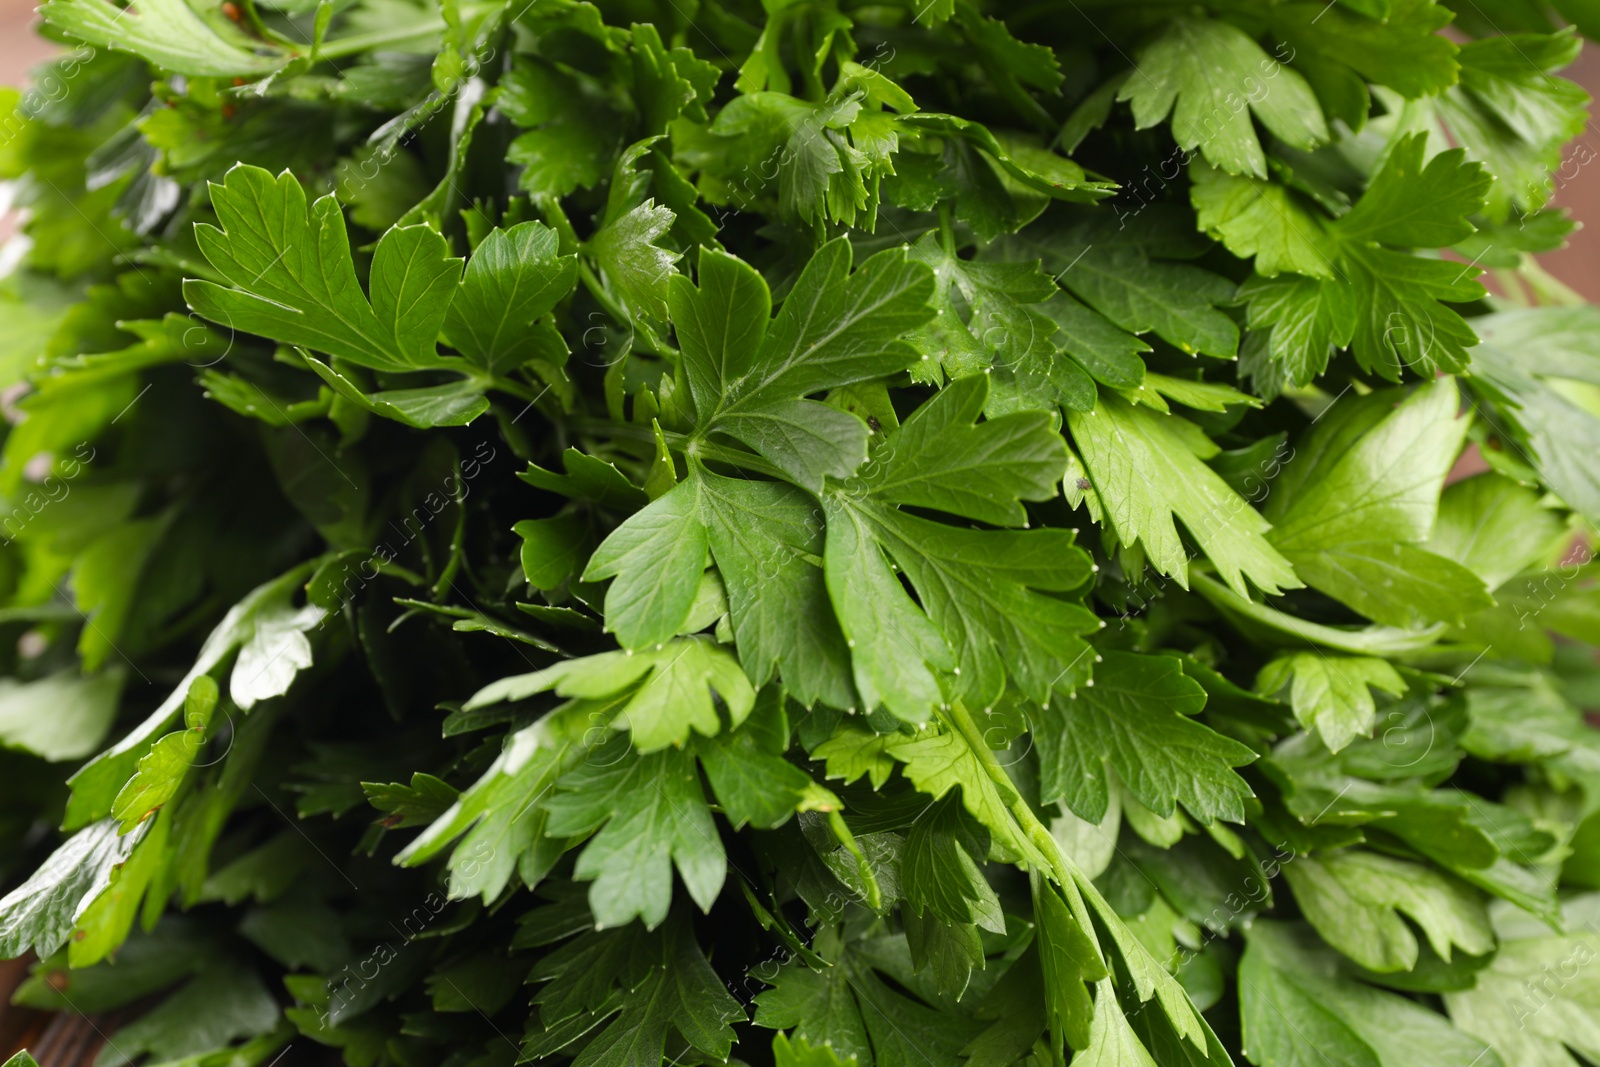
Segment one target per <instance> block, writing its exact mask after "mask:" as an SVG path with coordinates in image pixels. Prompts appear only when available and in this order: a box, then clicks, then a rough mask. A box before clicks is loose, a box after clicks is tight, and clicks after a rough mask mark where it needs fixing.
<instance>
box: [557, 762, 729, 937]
mask: <svg viewBox="0 0 1600 1067" xmlns="http://www.w3.org/2000/svg"><path fill="white" fill-rule="evenodd" d="M545 807H546V808H548V809H549V812H550V824H549V828H548V832H549V833H551V834H553V835H556V836H563V837H573V836H579V835H584V834H590V833H594V836H593V837H592V838H590V840H589V843H588V844H587V845H585V846H584V849H583V852H582V853H581V854H580V855H579V856H578V864H577V867H576V868H575V870H574V874H575V875H576V877H577V878H579V879H580V880H582V881H590V882H593V885H591V886H590V887H589V907H590V910H591V911H593V913H594V920H595V925H596V927H597V928H605V927H608V926H620V925H621V924H623V923H626V922H630V921H631V920H632V919H633V918H634V917H635V916H637V917H638V918H639V919H640V920H642V921H643V922H644V924H645V926H646V927H647V928H649V929H654V928H655V927H657V926H659V925H660V924H661V923H662V921H663V920H665V919H666V917H667V909H668V907H669V906H670V904H671V902H672V868H673V866H676V867H677V870H678V874H679V876H680V877H682V878H683V884H684V886H685V888H687V889H688V890H689V896H690V897H691V898H692V899H693V900H694V902H695V903H696V904H698V905H700V908H701V910H703V911H709V910H710V908H711V905H712V903H713V902H714V901H715V900H716V899H717V894H718V893H720V892H721V891H722V880H723V877H724V875H725V874H726V869H727V860H726V858H725V857H724V854H723V851H722V841H721V840H720V839H719V838H718V837H717V828H716V825H715V824H714V823H713V822H712V821H711V813H710V811H709V810H708V809H707V807H706V801H705V795H704V794H703V792H702V791H701V787H700V780H699V776H698V775H697V774H696V773H695V763H694V757H693V756H692V755H690V754H689V753H688V752H686V751H684V750H681V749H667V750H665V751H660V752H655V753H652V754H651V755H639V754H638V753H637V752H636V751H635V750H634V749H633V747H632V746H631V745H630V744H629V743H628V741H627V739H626V738H621V737H618V738H616V739H614V740H612V741H610V742H608V743H607V744H605V745H604V746H602V747H600V748H599V749H597V750H596V751H595V752H594V753H593V754H592V755H591V756H590V758H589V760H588V761H587V762H585V763H583V764H581V765H580V766H579V767H578V768H577V769H575V770H573V771H572V772H570V773H569V774H567V775H565V776H564V777H563V778H562V779H561V780H560V783H559V786H558V791H557V793H556V794H555V795H554V796H552V797H550V798H549V799H548V800H546V801H545ZM595 831H599V832H598V833H595Z"/></svg>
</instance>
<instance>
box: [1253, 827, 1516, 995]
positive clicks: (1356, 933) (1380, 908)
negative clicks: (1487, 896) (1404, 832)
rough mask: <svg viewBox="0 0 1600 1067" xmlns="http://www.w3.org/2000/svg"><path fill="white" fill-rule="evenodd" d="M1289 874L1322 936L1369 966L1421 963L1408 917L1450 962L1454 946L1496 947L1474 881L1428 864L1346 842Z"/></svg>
mask: <svg viewBox="0 0 1600 1067" xmlns="http://www.w3.org/2000/svg"><path fill="white" fill-rule="evenodd" d="M1284 876H1285V877H1287V878H1288V879H1289V886H1290V888H1292V889H1293V890H1294V895H1295V900H1296V901H1297V902H1298V903H1299V905H1300V910H1301V911H1302V912H1303V913H1304V914H1305V917H1306V919H1307V920H1309V921H1310V923H1311V925H1312V926H1313V927H1315V928H1316V930H1317V932H1318V933H1319V934H1321V935H1322V937H1323V939H1324V940H1326V941H1327V942H1328V944H1330V945H1332V946H1333V947H1334V948H1336V949H1338V950H1339V951H1340V952H1342V953H1344V954H1345V955H1346V956H1348V957H1349V958H1350V959H1352V960H1354V961H1355V962H1356V963H1358V964H1360V965H1361V966H1362V967H1365V968H1367V969H1368V970H1370V971H1378V972H1386V971H1409V970H1411V969H1412V968H1414V967H1415V966H1416V965H1417V958H1418V947H1417V938H1416V935H1415V934H1414V933H1412V932H1411V928H1410V927H1408V926H1407V925H1406V923H1405V921H1404V920H1402V919H1401V918H1400V913H1401V912H1404V913H1405V914H1406V915H1408V916H1410V917H1411V919H1412V920H1413V921H1415V922H1416V924H1417V925H1418V926H1419V927H1421V928H1422V931H1423V933H1425V934H1426V935H1427V937H1428V944H1429V945H1431V946H1432V948H1433V950H1434V952H1436V953H1437V954H1438V955H1439V956H1440V957H1441V958H1443V959H1444V960H1445V961H1446V962H1448V961H1449V960H1450V954H1451V950H1452V948H1453V947H1459V948H1460V949H1461V950H1462V951H1464V952H1468V953H1471V954H1473V955H1478V956H1481V955H1484V954H1485V953H1488V952H1490V951H1492V950H1493V949H1494V947H1495V938H1494V932H1493V931H1492V930H1491V929H1490V928H1489V917H1488V913H1487V912H1486V911H1485V910H1484V906H1483V901H1482V899H1481V898H1480V897H1479V896H1478V895H1477V894H1476V893H1474V892H1473V891H1472V890H1471V889H1470V888H1468V887H1467V886H1465V885H1462V884H1461V883H1460V882H1457V881H1454V880H1453V879H1450V878H1448V877H1446V876H1445V875H1442V874H1439V873H1438V872H1437V871H1434V870H1432V869H1430V868H1427V867H1423V866H1420V865H1418V864H1414V863H1406V862H1404V861H1403V860H1397V859H1392V858H1390V857H1388V856H1383V855H1379V854H1378V853H1376V852H1365V851H1361V850H1357V849H1343V850H1340V851H1336V852H1328V853H1324V854H1321V855H1319V856H1301V857H1297V858H1296V859H1295V861H1294V862H1293V863H1290V864H1287V865H1286V866H1285V867H1284Z"/></svg>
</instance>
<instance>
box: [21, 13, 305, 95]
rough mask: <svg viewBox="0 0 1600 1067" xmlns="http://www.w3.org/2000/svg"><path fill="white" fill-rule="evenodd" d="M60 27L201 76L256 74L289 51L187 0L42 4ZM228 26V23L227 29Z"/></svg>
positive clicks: (276, 63)
mask: <svg viewBox="0 0 1600 1067" xmlns="http://www.w3.org/2000/svg"><path fill="white" fill-rule="evenodd" d="M39 14H40V15H42V16H43V17H44V19H45V21H46V22H48V23H50V24H51V25H52V26H54V27H56V28H57V29H58V30H60V31H62V32H64V33H66V34H68V35H70V36H72V37H75V38H77V39H78V40H81V41H87V42H89V43H90V44H94V45H99V46H100V47H102V48H113V49H116V50H118V51H122V52H131V53H133V54H134V55H137V56H139V57H140V58H141V59H144V60H147V61H149V62H150V63H151V64H153V65H154V66H156V67H159V68H162V69H164V70H169V71H172V72H174V73H177V74H188V75H191V76H194V77H200V78H236V77H237V78H256V77H259V76H261V75H263V74H270V73H271V72H272V71H274V70H276V69H278V68H279V67H280V66H282V65H283V64H284V63H285V62H286V61H287V60H288V59H289V56H287V55H285V54H284V53H282V52H280V51H278V50H277V49H275V48H274V49H266V50H263V49H262V47H261V44H262V42H260V41H259V40H256V39H254V38H251V37H248V36H246V35H245V34H244V33H243V32H242V31H241V30H239V29H238V28H236V27H234V26H232V25H230V24H229V23H227V22H225V21H223V20H220V19H217V20H209V19H206V18H204V17H203V16H202V15H201V14H199V12H197V11H196V10H195V9H194V8H192V7H190V6H189V5H188V4H187V3H185V2H184V0H154V2H153V3H152V2H147V3H144V4H141V5H139V7H138V8H136V9H133V10H129V9H127V8H122V7H117V6H116V5H114V4H110V3H107V2H106V0H49V2H48V3H46V4H45V5H44V6H43V7H42V8H40V9H39ZM224 27H225V29H224Z"/></svg>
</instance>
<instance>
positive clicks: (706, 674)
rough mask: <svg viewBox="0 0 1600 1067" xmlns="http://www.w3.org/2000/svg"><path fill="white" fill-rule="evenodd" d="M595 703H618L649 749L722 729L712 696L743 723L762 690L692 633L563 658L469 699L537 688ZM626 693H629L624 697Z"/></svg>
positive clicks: (500, 697)
mask: <svg viewBox="0 0 1600 1067" xmlns="http://www.w3.org/2000/svg"><path fill="white" fill-rule="evenodd" d="M550 691H554V692H555V693H556V694H558V695H559V696H564V697H575V698H578V699H582V700H592V701H608V702H609V701H616V702H617V703H618V705H619V707H620V710H621V712H622V716H623V718H622V719H621V720H619V725H626V726H627V727H628V728H629V730H631V731H632V735H633V743H634V745H635V746H636V747H637V748H638V749H639V751H641V752H653V751H655V750H656V749H659V748H663V747H665V746H667V745H676V746H681V745H682V744H683V743H684V742H685V741H687V740H688V739H689V734H690V732H691V731H693V732H696V733H700V734H702V735H704V736H706V737H711V736H714V735H715V734H716V733H717V732H718V731H719V730H721V729H722V721H721V718H720V716H719V715H718V712H717V707H716V705H714V704H713V703H712V700H711V694H712V693H713V692H715V693H716V695H717V696H719V697H721V698H722V702H723V706H724V707H725V708H726V710H727V713H728V717H729V719H730V720H731V723H732V725H733V726H734V727H737V726H738V725H739V724H740V723H742V722H743V721H744V720H745V717H746V716H748V715H749V714H750V710H751V708H752V707H754V706H755V690H754V689H752V688H751V686H750V681H749V679H747V678H746V677H745V674H744V671H742V670H740V668H739V664H738V662H737V661H735V660H734V658H733V656H732V655H730V654H729V653H728V652H727V651H726V650H724V649H723V648H722V647H721V646H719V645H718V644H716V642H715V641H712V640H709V639H706V638H702V637H686V638H681V639H678V640H674V641H669V642H667V643H665V644H663V645H660V646H658V647H656V648H649V649H644V650H641V651H639V652H601V653H599V654H598V655H594V656H585V657H582V658H580V659H569V660H562V661H561V662H559V663H557V664H555V665H554V666H552V667H546V668H545V669H544V670H542V671H535V672H534V673H532V674H519V675H514V676H512V677H510V678H502V679H501V680H500V681H498V682H496V683H494V684H493V685H490V686H488V687H486V688H484V689H482V690H480V691H479V692H478V693H477V694H476V695H474V696H473V698H472V699H471V700H469V701H467V703H466V705H465V710H467V711H472V710H474V709H477V708H481V707H487V706H489V705H491V704H497V703H500V702H501V701H505V700H523V699H526V698H527V697H530V696H533V695H534V694H535V693H544V692H550ZM623 698H625V699H623Z"/></svg>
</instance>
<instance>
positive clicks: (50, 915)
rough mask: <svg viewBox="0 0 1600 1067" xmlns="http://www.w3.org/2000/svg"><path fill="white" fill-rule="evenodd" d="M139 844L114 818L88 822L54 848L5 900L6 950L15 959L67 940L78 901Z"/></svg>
mask: <svg viewBox="0 0 1600 1067" xmlns="http://www.w3.org/2000/svg"><path fill="white" fill-rule="evenodd" d="M137 843H138V838H137V835H136V836H133V837H121V836H119V835H118V833H117V824H116V822H115V821H114V820H111V819H103V820H101V821H100V822H97V823H94V824H93V825H90V826H87V827H85V828H84V829H82V830H79V831H78V832H77V833H75V834H73V835H72V836H71V837H69V838H67V840H66V841H65V842H64V843H63V844H62V845H61V847H59V848H57V849H56V850H55V851H54V852H52V853H51V854H50V856H49V858H48V859H46V860H45V861H44V863H43V864H41V865H40V866H39V869H38V870H36V871H34V872H33V874H32V875H31V876H30V877H29V878H28V880H27V881H25V882H23V883H22V884H21V885H19V886H18V887H17V888H15V889H13V890H12V891H11V892H10V893H9V894H7V895H6V897H5V899H3V900H0V954H3V955H4V956H5V957H6V958H7V959H14V958H15V957H17V956H20V955H22V954H23V953H24V952H27V951H28V950H29V949H30V948H31V949H32V950H33V951H35V952H37V953H38V954H39V955H40V956H41V957H44V956H48V955H50V954H51V953H52V952H54V951H55V950H56V949H58V948H60V947H61V946H62V945H63V944H65V943H66V941H67V935H68V934H70V933H71V932H72V926H73V919H74V916H75V915H76V914H77V910H78V906H79V904H80V903H82V902H83V901H85V900H87V899H90V898H92V897H93V896H94V895H95V894H97V893H98V892H99V890H100V888H101V887H103V886H104V885H106V883H107V882H108V880H109V879H110V877H111V871H112V868H114V867H115V866H116V865H117V864H118V863H121V862H122V861H123V860H125V859H126V858H127V856H128V853H129V852H130V851H131V850H132V849H133V847H134V846H135V845H136V844H137Z"/></svg>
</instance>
